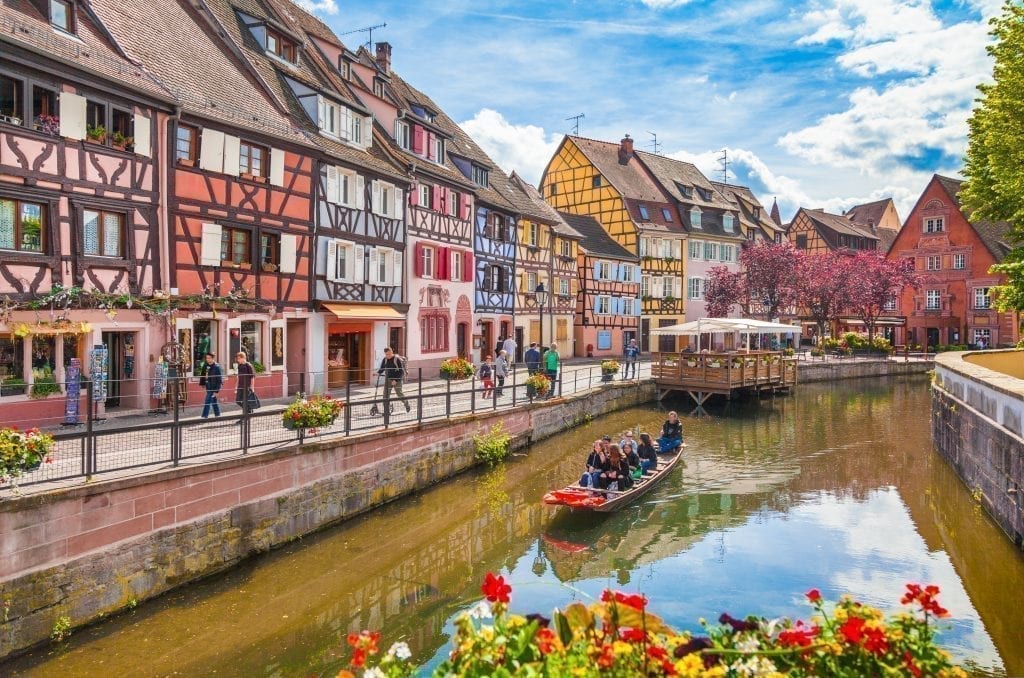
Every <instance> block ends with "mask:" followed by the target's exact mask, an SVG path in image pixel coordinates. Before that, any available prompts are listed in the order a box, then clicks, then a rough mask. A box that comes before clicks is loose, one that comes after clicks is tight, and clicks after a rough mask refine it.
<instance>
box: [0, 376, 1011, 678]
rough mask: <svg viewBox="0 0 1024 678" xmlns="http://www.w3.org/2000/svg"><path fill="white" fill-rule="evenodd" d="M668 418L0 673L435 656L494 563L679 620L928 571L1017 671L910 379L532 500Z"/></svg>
mask: <svg viewBox="0 0 1024 678" xmlns="http://www.w3.org/2000/svg"><path fill="white" fill-rule="evenodd" d="M680 405H682V403H680ZM663 419H664V411H663V410H660V409H659V408H658V406H655V405H651V406H649V407H644V408H637V409H633V410H629V411H625V412H620V413H617V414H614V415H610V416H607V417H604V418H602V419H600V420H596V421H593V422H590V423H587V424H584V425H582V426H579V427H577V428H573V429H570V430H566V432H564V433H563V434H561V435H559V436H556V437H554V438H552V439H549V440H546V441H544V442H542V443H540V444H538V445H536V446H534V447H533V448H532V449H530V450H529V452H528V454H524V455H521V456H517V457H516V458H515V459H514V460H513V461H512V462H510V463H509V464H506V465H505V466H504V467H501V468H498V469H495V470H490V471H480V472H474V473H469V474H466V475H463V476H460V477H459V478H456V479H455V480H453V481H450V482H448V483H446V484H444V485H442V486H439V487H437V488H434V489H433V490H431V491H427V492H423V493H420V494H419V495H417V496H415V497H412V498H409V499H406V500H402V501H399V502H396V503H394V504H392V505H390V506H388V507H386V508H384V509H382V510H379V511H376V512H374V513H373V514H372V515H368V516H365V517H363V518H360V519H357V520H354V521H350V522H349V523H346V524H345V525H342V526H340V527H337V528H334V529H331V530H328V531H325V532H322V533H320V534H318V535H316V536H313V537H309V538H306V539H303V540H299V541H296V542H294V543H293V544H291V545H289V546H287V547H284V548H282V549H279V550H278V551H275V552H274V553H271V554H269V555H267V556H265V557H261V558H258V559H256V560H254V561H251V562H249V563H247V564H245V565H243V566H242V567H239V568H237V569H235V570H232V571H231V572H229V573H227V574H224V575H222V576H219V577H216V578H213V579H211V580H209V581H205V582H201V583H199V584H196V585H193V586H189V587H186V588H185V589H183V590H180V591H177V592H174V593H171V594H169V595H167V596H164V597H162V598H160V599H158V600H156V601H153V602H149V603H145V604H143V605H141V606H139V608H138V609H136V610H134V611H132V612H129V613H126V614H123V615H120V616H118V617H116V618H114V619H111V620H109V621H108V622H106V623H103V624H99V625H96V626H93V627H91V628H87V629H83V630H79V631H77V632H76V633H75V634H74V635H73V636H72V637H71V639H70V640H69V641H67V642H66V643H64V644H63V645H61V646H56V647H54V646H51V647H48V648H45V649H42V650H39V651H37V652H35V653H33V654H31V655H28V656H25V657H22V658H20V659H19V660H17V661H15V662H13V663H12V664H9V665H8V666H6V667H5V666H2V665H0V674H4V675H30V676H98V675H111V676H115V675H116V676H164V675H172V674H174V675H185V676H200V675H201V676H208V675H214V674H217V675H226V676H298V675H302V676H310V675H313V676H316V675H323V676H333V675H335V674H336V673H337V671H338V669H339V668H342V667H343V666H345V665H346V662H347V659H348V654H347V652H346V647H345V641H344V637H345V634H346V633H347V632H350V631H358V630H361V629H379V630H381V632H382V640H381V644H382V645H383V646H384V647H385V648H386V647H388V646H389V645H390V644H391V643H392V642H393V641H396V640H405V641H407V642H408V643H409V645H410V646H411V648H412V650H413V653H414V659H415V660H416V661H418V662H419V663H421V664H423V665H425V666H428V667H429V666H433V665H436V664H437V663H438V662H440V661H441V660H442V658H443V657H444V656H445V654H446V653H447V652H448V650H449V639H450V638H451V636H452V633H453V622H454V619H455V617H456V616H457V615H458V614H459V613H460V612H462V611H463V610H466V609H467V608H469V607H471V606H472V605H473V604H474V603H475V602H477V601H478V600H479V598H480V592H479V583H480V581H481V580H482V578H483V576H484V574H485V573H486V572H488V571H494V572H502V573H504V574H505V575H506V577H507V578H509V579H510V580H511V583H512V586H513V593H512V608H513V610H515V611H520V612H530V611H542V612H545V613H549V612H550V610H551V609H552V608H553V607H554V606H556V605H562V604H565V603H567V602H569V601H571V600H576V599H582V600H590V599H592V598H594V597H596V596H598V595H600V592H601V590H602V589H604V588H605V587H609V586H611V587H616V588H621V589H623V590H628V591H642V592H643V593H644V594H645V595H647V596H648V597H649V598H650V600H651V607H652V608H653V610H654V611H655V612H657V613H659V614H661V615H662V616H663V617H665V618H666V620H667V621H668V622H669V623H670V624H671V625H673V626H674V627H676V628H679V629H691V630H697V629H699V625H698V621H697V620H698V619H699V618H701V617H704V618H708V619H713V618H717V617H718V615H719V614H720V613H721V612H723V611H728V612H730V613H731V614H733V615H734V616H737V617H739V616H742V615H745V614H748V613H753V614H758V615H765V616H778V615H789V616H801V617H804V618H806V617H807V616H809V614H810V610H809V608H808V607H807V605H806V604H805V602H804V598H803V592H804V591H806V590H808V589H810V588H812V587H817V588H820V589H821V591H822V593H823V594H824V595H825V596H826V597H828V598H832V599H835V598H837V597H838V596H839V595H841V594H843V593H850V594H852V595H854V596H855V597H857V598H858V599H860V600H862V601H864V602H866V603H869V604H872V605H877V606H881V607H882V608H884V609H889V610H896V609H898V608H899V598H900V595H901V593H902V590H903V586H904V584H905V583H906V582H925V583H934V584H938V585H939V586H940V587H941V589H942V594H941V596H940V600H941V602H942V604H943V605H945V606H946V607H948V608H949V610H950V611H951V613H952V618H951V619H950V620H948V622H949V624H948V628H947V629H946V630H945V631H943V633H942V635H941V639H942V642H943V643H944V644H945V645H946V646H947V647H948V648H949V649H950V650H951V651H952V653H953V654H954V656H955V658H956V659H957V660H958V661H960V662H962V663H964V664H965V665H967V666H968V667H969V668H970V669H971V670H972V672H974V673H977V674H980V675H1010V676H1013V675H1022V674H1024V626H1022V623H1021V611H1022V610H1024V557H1022V554H1021V553H1019V552H1018V551H1016V550H1015V549H1014V548H1013V546H1012V545H1011V544H1010V542H1009V540H1008V539H1007V538H1006V537H1005V536H1004V535H1003V534H1002V533H1001V532H1000V531H999V530H998V528H997V527H995V525H994V524H993V523H992V522H991V521H990V520H989V519H988V517H987V516H986V515H985V514H984V512H983V511H982V510H981V509H980V508H979V505H978V503H977V502H976V501H975V500H974V499H973V498H972V496H971V493H970V491H969V490H968V489H967V488H965V487H964V486H963V485H962V483H961V482H960V481H959V480H958V479H957V477H956V476H955V475H954V473H953V472H952V471H951V470H950V469H949V467H948V466H947V465H946V464H945V463H944V462H943V461H942V459H941V458H940V457H939V456H938V455H937V454H936V453H935V452H934V451H933V449H932V445H931V442H930V431H929V396H928V382H927V380H926V379H924V378H911V379H907V380H903V381H882V380H879V381H874V380H867V381H865V380H860V381H850V382H845V383H840V384H835V385H828V384H825V385H806V386H800V387H799V388H798V389H797V393H796V395H795V396H792V397H784V398H777V399H775V400H774V401H762V402H760V403H747V404H742V405H738V404H732V405H729V406H727V407H725V408H724V409H718V410H712V411H711V413H710V414H709V415H707V416H702V417H700V418H695V417H685V418H684V422H685V425H686V434H687V439H688V441H689V448H688V449H687V451H686V457H685V460H686V463H685V467H684V468H678V467H677V469H676V471H675V472H674V474H673V476H672V477H670V478H667V479H666V480H665V481H664V482H663V483H662V484H660V485H659V486H658V487H657V488H656V489H655V490H654V491H652V492H651V493H650V494H648V495H646V496H645V497H643V498H642V499H641V500H639V501H638V502H637V503H636V504H635V505H633V506H630V507H628V508H626V509H624V510H622V511H621V512H619V513H616V514H613V515H608V516H593V515H581V514H570V513H567V512H565V510H563V509H556V508H554V507H546V506H544V505H543V504H542V503H541V501H540V500H541V497H542V495H543V494H544V492H545V491H547V490H548V489H550V488H551V487H554V486H558V485H563V484H565V483H567V482H569V481H570V480H573V479H574V478H576V477H578V476H579V472H580V469H581V467H582V464H583V460H584V458H585V455H586V451H587V449H588V448H589V447H590V443H591V442H592V441H593V440H594V439H595V438H597V437H599V436H600V435H602V434H604V433H612V434H617V433H620V432H621V431H623V430H624V429H626V428H629V427H636V426H642V427H643V428H645V429H647V430H657V428H658V427H659V426H660V422H661V421H662V420H663ZM572 423H573V422H572V421H567V425H569V424H572Z"/></svg>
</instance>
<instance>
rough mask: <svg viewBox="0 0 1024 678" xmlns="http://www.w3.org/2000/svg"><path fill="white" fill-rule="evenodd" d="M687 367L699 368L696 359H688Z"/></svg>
mask: <svg viewBox="0 0 1024 678" xmlns="http://www.w3.org/2000/svg"><path fill="white" fill-rule="evenodd" d="M686 366H687V367H696V366H697V359H696V358H687V359H686Z"/></svg>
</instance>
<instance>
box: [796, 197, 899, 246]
mask: <svg viewBox="0 0 1024 678" xmlns="http://www.w3.org/2000/svg"><path fill="white" fill-rule="evenodd" d="M786 233H787V235H788V237H789V241H790V242H791V243H793V246H794V247H796V248H797V249H798V250H801V251H803V252H806V253H808V254H822V253H824V252H827V251H848V252H856V251H860V250H874V251H881V245H880V243H881V239H880V238H879V236H878V233H876V232H872V231H871V229H870V228H867V227H863V226H860V225H859V224H855V223H854V222H852V221H850V219H849V218H848V217H846V216H844V215H841V214H830V213H828V212H826V211H825V210H820V209H808V208H806V207H801V208H800V209H799V210H797V213H796V214H795V215H794V216H793V221H791V222H790V224H789V228H787V229H786Z"/></svg>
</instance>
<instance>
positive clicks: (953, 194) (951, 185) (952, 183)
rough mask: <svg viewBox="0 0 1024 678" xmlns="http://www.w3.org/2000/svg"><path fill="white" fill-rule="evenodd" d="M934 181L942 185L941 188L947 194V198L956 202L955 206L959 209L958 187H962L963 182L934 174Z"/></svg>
mask: <svg viewBox="0 0 1024 678" xmlns="http://www.w3.org/2000/svg"><path fill="white" fill-rule="evenodd" d="M935 179H936V180H937V181H938V182H939V183H940V184H942V187H943V188H944V189H946V192H947V193H949V197H950V198H952V199H953V200H954V201H955V202H956V206H957V207H960V197H959V193H960V187H961V186H962V185H963V183H964V182H963V181H961V180H960V179H953V178H951V177H944V176H942V175H941V174H936V175H935Z"/></svg>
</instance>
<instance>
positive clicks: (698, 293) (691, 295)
mask: <svg viewBox="0 0 1024 678" xmlns="http://www.w3.org/2000/svg"><path fill="white" fill-rule="evenodd" d="M703 280H704V279H703V278H700V277H697V276H691V277H689V278H687V280H686V298H687V299H703V298H704V295H703V284H702V281H703Z"/></svg>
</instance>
